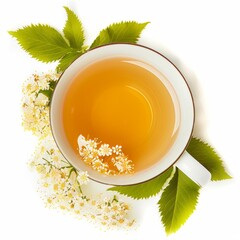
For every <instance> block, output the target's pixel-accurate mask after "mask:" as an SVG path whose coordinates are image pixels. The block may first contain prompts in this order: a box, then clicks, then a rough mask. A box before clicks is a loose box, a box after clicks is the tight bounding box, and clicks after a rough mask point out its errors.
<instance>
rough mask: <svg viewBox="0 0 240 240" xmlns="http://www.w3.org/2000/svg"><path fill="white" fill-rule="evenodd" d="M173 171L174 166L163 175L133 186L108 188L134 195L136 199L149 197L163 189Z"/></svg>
mask: <svg viewBox="0 0 240 240" xmlns="http://www.w3.org/2000/svg"><path fill="white" fill-rule="evenodd" d="M172 171H173V167H171V168H169V169H168V170H167V171H165V172H164V173H162V174H161V175H159V176H157V177H155V178H154V179H151V180H149V181H147V182H144V183H140V184H136V185H131V186H118V187H112V188H109V189H108V190H110V191H117V192H119V193H121V194H123V195H126V196H128V197H132V198H134V199H142V198H149V197H152V196H154V195H156V194H157V193H159V192H160V191H161V189H162V188H163V186H164V184H165V183H166V181H167V180H168V179H169V177H170V176H171V173H172Z"/></svg>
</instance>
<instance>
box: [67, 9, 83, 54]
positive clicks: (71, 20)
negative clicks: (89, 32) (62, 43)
mask: <svg viewBox="0 0 240 240" xmlns="http://www.w3.org/2000/svg"><path fill="white" fill-rule="evenodd" d="M64 8H65V10H66V12H67V16H68V19H67V22H66V24H65V27H64V29H63V33H64V36H65V37H66V39H67V40H68V41H69V43H70V46H71V47H72V48H76V49H79V50H80V49H81V48H82V46H83V43H84V40H85V38H84V31H83V26H82V23H81V22H80V21H79V19H78V17H77V15H76V14H75V13H74V12H73V11H72V10H70V9H69V8H68V7H64Z"/></svg>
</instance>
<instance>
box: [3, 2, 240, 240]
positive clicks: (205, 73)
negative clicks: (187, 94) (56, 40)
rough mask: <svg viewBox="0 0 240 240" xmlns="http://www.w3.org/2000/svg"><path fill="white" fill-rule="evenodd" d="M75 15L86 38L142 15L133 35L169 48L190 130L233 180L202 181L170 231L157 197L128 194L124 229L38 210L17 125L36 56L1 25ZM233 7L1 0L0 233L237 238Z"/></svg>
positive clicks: (238, 38)
mask: <svg viewBox="0 0 240 240" xmlns="http://www.w3.org/2000/svg"><path fill="white" fill-rule="evenodd" d="M64 5H66V6H69V7H70V8H72V9H73V10H74V11H76V13H77V14H78V15H79V16H80V18H81V20H82V22H83V25H84V27H85V29H86V37H87V43H89V44H90V43H91V41H92V40H93V39H94V38H95V36H96V35H97V34H98V32H99V31H100V30H101V29H102V28H104V27H106V26H107V25H108V24H110V23H112V22H118V21H122V20H136V21H139V22H144V21H150V22H151V24H150V25H149V26H148V27H147V29H146V30H145V31H144V32H143V34H142V38H141V41H140V43H141V44H144V45H147V46H149V47H152V48H154V49H156V50H159V51H160V52H162V53H163V54H165V55H166V56H167V57H169V58H170V59H171V60H172V61H173V62H174V63H175V64H176V65H177V66H178V67H179V68H180V70H182V72H183V74H184V75H185V76H186V78H187V80H188V82H189V84H190V87H191V89H192V92H193V95H194V99H195V103H196V112H197V120H196V126H195V131H194V135H195V136H197V137H201V138H203V139H204V140H206V141H207V142H209V143H210V144H212V145H213V146H214V147H215V148H216V149H217V151H218V152H219V153H220V155H221V156H222V158H223V159H224V161H225V162H226V165H227V166H228V169H229V171H230V173H231V174H232V176H233V177H234V179H233V180H230V181H224V182H218V183H210V184H208V185H207V186H206V187H205V188H204V189H202V191H201V195H200V198H199V204H198V206H197V209H196V211H195V212H194V214H193V215H192V216H191V217H190V219H189V220H188V221H187V223H186V224H185V225H184V226H183V227H182V228H181V230H180V231H178V232H177V233H176V234H174V235H171V236H169V237H167V236H166V234H165V232H164V229H163V227H162V225H161V222H160V218H159V215H158V212H157V206H156V202H157V198H153V199H150V200H145V201H140V202H139V203H136V202H134V204H136V205H135V207H134V209H137V210H138V215H139V217H138V224H137V226H136V228H134V229H133V230H126V231H125V230H118V231H113V230H110V231H103V230H101V229H99V227H96V226H94V225H93V224H89V223H86V222H85V221H84V220H82V221H81V220H77V219H75V218H74V217H72V216H69V215H68V214H63V213H62V212H56V211H54V210H49V209H45V207H44V204H43V202H42V200H41V199H40V197H39V194H38V193H37V192H36V186H35V184H34V181H35V180H34V175H33V174H32V173H31V172H29V169H28V168H27V165H26V163H27V161H28V159H29V158H30V157H31V154H32V152H33V149H34V146H35V144H36V139H35V138H34V137H32V136H31V134H29V133H25V132H23V130H22V128H21V118H20V114H21V112H20V99H21V85H22V83H23V81H24V80H25V79H26V78H27V77H28V76H29V75H31V74H32V73H33V72H34V71H35V70H37V71H45V70H46V69H50V68H51V66H50V65H45V64H42V63H39V62H37V61H36V60H34V59H31V58H30V57H29V55H27V54H26V53H25V52H24V51H22V50H21V49H20V47H19V46H18V45H17V43H16V41H15V40H13V39H12V38H11V37H10V36H9V35H8V34H7V30H15V29H17V28H20V27H22V26H24V25H28V24H30V23H48V24H51V25H52V26H54V27H56V28H58V29H61V28H62V27H63V25H64V22H65V19H66V16H65V12H64V9H63V8H62V6H64ZM239 23H240V14H239V6H238V1H237V0H236V1H233V0H228V1H221V0H217V1H215V0H211V1H209V0H201V1H192V0H182V1H180V0H176V1H175V0H168V1H166V0H144V1H140V0H119V1H113V0H101V1H100V0H94V1H93V0H78V1H77V0H75V1H74V0H72V1H64V0H50V1H49V0H41V1H40V0H37V1H36V0H35V1H33V0H21V1H18V0H4V1H1V7H0V59H1V67H0V69H1V70H0V76H1V78H0V82H1V88H0V89H1V91H0V104H1V109H0V111H1V117H0V136H1V140H2V141H1V148H0V149H1V164H0V167H1V171H0V221H1V223H0V239H4V240H5V239H6V240H7V239H25V240H28V239H53V238H54V239H59V240H60V239H104V240H108V239H116V240H117V239H121V240H122V239H124V240H128V239H131V240H135V239H137V240H142V239H147V238H149V239H154V240H155V239H169V240H172V239H176V240H178V239H179V240H180V239H184V240H186V239H218V240H221V239H231V240H239V239H240V229H239V216H240V193H239V191H240V190H239V187H240V175H239V172H240V159H239V156H240V151H239V135H240V127H239V126H240V114H239V104H240V88H239V86H240V84H239V81H240V79H239V76H240V74H239V72H240V66H239V65H240V61H239V56H240V35H239V34H238V33H239V29H240V27H239Z"/></svg>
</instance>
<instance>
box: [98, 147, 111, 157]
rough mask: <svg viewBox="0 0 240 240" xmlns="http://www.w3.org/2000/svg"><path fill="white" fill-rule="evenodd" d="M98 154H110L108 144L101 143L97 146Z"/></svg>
mask: <svg viewBox="0 0 240 240" xmlns="http://www.w3.org/2000/svg"><path fill="white" fill-rule="evenodd" d="M98 151H99V156H110V155H111V154H112V149H111V148H110V147H109V144H102V145H101V146H100V148H99V150H98Z"/></svg>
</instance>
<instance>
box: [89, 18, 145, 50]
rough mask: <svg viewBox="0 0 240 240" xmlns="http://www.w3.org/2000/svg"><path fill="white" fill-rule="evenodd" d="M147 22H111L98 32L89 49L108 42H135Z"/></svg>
mask: <svg viewBox="0 0 240 240" xmlns="http://www.w3.org/2000/svg"><path fill="white" fill-rule="evenodd" d="M147 24H148V22H145V23H137V22H135V21H132V22H120V23H114V24H111V25H110V26H108V27H107V28H105V29H103V30H102V31H101V32H100V34H99V35H98V37H97V38H96V39H95V40H94V42H93V43H92V45H91V46H90V49H91V48H95V47H97V46H101V45H104V44H109V43H119V42H124V43H136V42H137V41H138V39H139V37H140V34H141V32H142V30H143V29H144V28H145V27H146V25H147Z"/></svg>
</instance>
